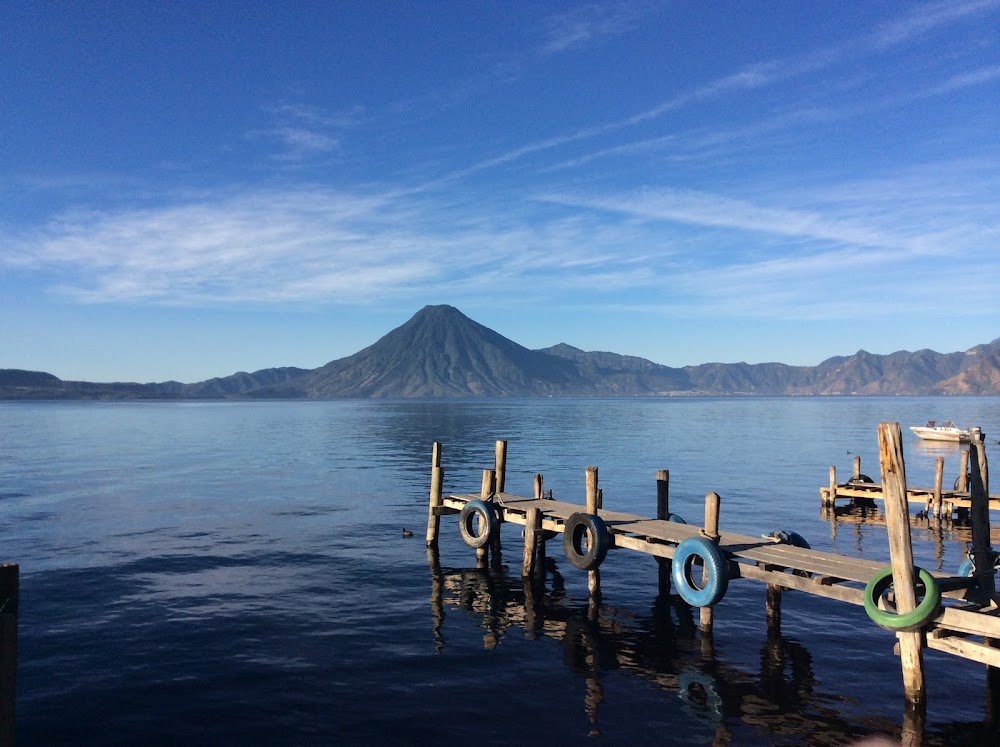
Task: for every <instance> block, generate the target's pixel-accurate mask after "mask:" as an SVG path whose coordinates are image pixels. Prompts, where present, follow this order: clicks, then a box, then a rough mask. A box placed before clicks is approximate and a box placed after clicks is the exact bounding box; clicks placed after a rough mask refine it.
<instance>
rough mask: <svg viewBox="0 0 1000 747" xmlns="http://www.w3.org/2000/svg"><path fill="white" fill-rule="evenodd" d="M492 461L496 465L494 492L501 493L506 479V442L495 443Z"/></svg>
mask: <svg viewBox="0 0 1000 747" xmlns="http://www.w3.org/2000/svg"><path fill="white" fill-rule="evenodd" d="M493 461H494V463H495V465H496V473H497V477H496V488H495V489H496V492H498V493H502V492H503V489H504V484H505V483H506V479H507V442H506V441H497V443H496V449H495V450H494V455H493Z"/></svg>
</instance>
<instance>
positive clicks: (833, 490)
mask: <svg viewBox="0 0 1000 747" xmlns="http://www.w3.org/2000/svg"><path fill="white" fill-rule="evenodd" d="M829 490H830V492H829V493H827V494H826V504H825V505H827V506H830V507H831V508H833V506H835V505H836V503H837V467H836V466H835V465H833V464H831V465H830V488H829Z"/></svg>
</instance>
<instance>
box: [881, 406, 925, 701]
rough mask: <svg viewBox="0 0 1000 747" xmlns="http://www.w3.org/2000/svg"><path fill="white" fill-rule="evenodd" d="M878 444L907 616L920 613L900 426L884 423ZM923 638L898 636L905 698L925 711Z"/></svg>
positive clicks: (895, 579) (900, 607) (897, 582)
mask: <svg viewBox="0 0 1000 747" xmlns="http://www.w3.org/2000/svg"><path fill="white" fill-rule="evenodd" d="M878 444H879V467H880V470H881V473H882V495H883V496H884V500H885V516H886V526H887V529H888V535H889V557H890V558H891V561H892V587H893V591H894V592H895V597H896V610H897V612H898V613H899V614H906V613H907V612H912V611H913V610H914V609H916V607H917V593H916V588H915V585H914V581H915V579H914V574H913V547H912V546H911V544H910V511H909V505H908V503H907V500H906V465H905V462H904V460H903V440H902V436H901V434H900V431H899V423H880V424H879V427H878ZM922 636H923V633H922V632H921V631H919V630H914V631H906V632H900V633H896V637H897V638H898V639H899V658H900V663H901V665H902V668H903V694H904V696H905V697H906V700H907V701H908V702H909V703H911V704H913V705H914V706H915V707H918V708H922V707H925V706H926V702H927V700H926V698H927V691H926V688H925V685H924V664H923V650H922Z"/></svg>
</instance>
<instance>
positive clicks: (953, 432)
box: [910, 420, 972, 444]
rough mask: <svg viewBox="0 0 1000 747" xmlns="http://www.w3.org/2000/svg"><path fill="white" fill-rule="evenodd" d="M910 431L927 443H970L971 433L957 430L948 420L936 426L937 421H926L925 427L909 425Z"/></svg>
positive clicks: (960, 429)
mask: <svg viewBox="0 0 1000 747" xmlns="http://www.w3.org/2000/svg"><path fill="white" fill-rule="evenodd" d="M910 430H911V431H913V432H914V433H915V434H916V435H917V436H918V437H919V438H923V439H926V440H927V441H952V442H954V443H962V444H967V443H970V442H971V441H972V432H971V431H967V430H964V429H962V428H959V427H958V426H957V425H955V424H954V423H952V422H951V421H950V420H946V421H944V422H943V423H940V424H938V423H937V421H934V420H928V421H927V425H911V426H910Z"/></svg>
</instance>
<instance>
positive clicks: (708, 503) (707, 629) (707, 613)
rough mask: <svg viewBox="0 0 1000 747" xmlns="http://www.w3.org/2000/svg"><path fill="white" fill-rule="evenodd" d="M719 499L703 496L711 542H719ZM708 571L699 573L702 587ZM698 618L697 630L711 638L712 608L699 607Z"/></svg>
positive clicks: (710, 494) (716, 496)
mask: <svg viewBox="0 0 1000 747" xmlns="http://www.w3.org/2000/svg"><path fill="white" fill-rule="evenodd" d="M720 502H721V499H720V498H719V494H718V493H709V494H708V495H706V496H705V529H704V532H705V536H706V537H708V538H709V539H710V540H712V542H718V541H719V504H720ZM707 576H708V569H707V568H705V569H703V570H702V572H701V583H702V585H704V584H706V583H708V578H707ZM699 616H700V618H701V622H700V624H699V626H698V627H699V629H700V630H701V633H702V635H703V636H707V637H709V638H710V637H711V636H712V618H713V615H712V608H711V607H701V608H700V609H699Z"/></svg>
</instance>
